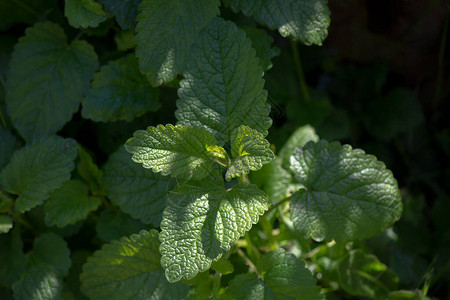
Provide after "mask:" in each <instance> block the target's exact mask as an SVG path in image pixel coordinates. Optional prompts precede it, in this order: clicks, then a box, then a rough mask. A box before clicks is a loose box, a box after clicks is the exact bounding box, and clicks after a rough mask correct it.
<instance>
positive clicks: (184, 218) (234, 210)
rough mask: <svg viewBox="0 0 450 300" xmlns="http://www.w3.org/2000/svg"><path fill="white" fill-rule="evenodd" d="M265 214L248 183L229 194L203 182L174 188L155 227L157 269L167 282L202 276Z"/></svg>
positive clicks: (220, 186)
mask: <svg viewBox="0 0 450 300" xmlns="http://www.w3.org/2000/svg"><path fill="white" fill-rule="evenodd" d="M267 208H268V201H267V199H266V197H265V194H264V192H262V191H261V190H259V189H258V188H257V187H256V186H254V185H251V184H248V183H239V184H236V185H235V186H233V188H231V189H229V190H227V189H225V187H224V186H223V184H222V183H215V182H212V181H208V180H204V181H198V182H189V183H188V184H181V185H179V186H177V187H176V188H175V189H174V190H173V191H172V192H170V193H169V201H168V204H167V208H166V209H165V210H164V213H163V221H162V222H161V230H162V231H161V236H160V239H161V248H160V250H161V254H162V258H161V265H162V266H163V267H164V268H165V269H166V277H167V279H168V280H169V282H175V281H178V280H180V279H181V278H184V279H192V278H194V277H195V275H197V273H198V272H202V271H205V270H207V269H208V268H209V267H210V266H211V262H212V261H213V260H218V259H219V258H220V257H221V255H222V254H223V253H224V252H225V251H227V250H229V249H230V247H231V245H232V244H233V243H234V242H235V241H236V240H238V239H239V238H240V237H241V236H242V235H244V234H245V232H247V231H248V230H249V229H250V228H251V226H252V224H256V223H257V222H258V219H259V216H260V215H261V214H262V213H263V212H264V211H265V210H266V209H267Z"/></svg>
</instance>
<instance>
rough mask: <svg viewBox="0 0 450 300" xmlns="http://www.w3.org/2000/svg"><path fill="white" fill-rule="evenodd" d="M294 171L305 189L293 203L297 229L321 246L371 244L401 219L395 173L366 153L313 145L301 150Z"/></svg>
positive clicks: (296, 154)
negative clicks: (364, 240)
mask: <svg viewBox="0 0 450 300" xmlns="http://www.w3.org/2000/svg"><path fill="white" fill-rule="evenodd" d="M291 170H292V172H294V174H295V178H296V179H297V180H298V182H299V183H300V184H302V185H303V186H304V189H301V190H300V191H298V192H296V193H294V194H293V195H292V199H291V202H290V206H291V209H292V212H291V219H292V221H293V223H294V228H296V229H297V230H299V231H300V232H303V233H304V234H305V235H306V236H310V237H312V238H313V239H315V240H323V239H325V240H327V241H328V240H332V239H335V240H336V241H350V240H354V239H362V238H367V237H370V236H373V235H376V234H378V233H380V232H382V231H383V230H385V229H386V228H388V227H390V226H392V224H393V223H394V222H395V221H397V220H398V219H399V218H400V216H401V213H402V202H401V198H400V191H399V189H398V186H397V181H396V180H395V179H394V177H393V175H392V172H391V171H389V170H387V169H386V166H385V165H384V163H382V162H380V161H377V159H376V158H375V157H374V156H372V155H367V154H366V153H365V152H364V151H362V150H360V149H355V150H353V149H352V148H351V147H350V146H349V145H344V146H341V145H340V144H339V143H337V142H334V143H330V144H329V143H327V142H326V141H319V142H318V143H313V142H309V143H307V144H306V145H305V147H304V148H301V147H298V148H296V150H295V152H294V154H293V155H292V156H291Z"/></svg>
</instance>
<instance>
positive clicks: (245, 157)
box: [225, 125, 275, 181]
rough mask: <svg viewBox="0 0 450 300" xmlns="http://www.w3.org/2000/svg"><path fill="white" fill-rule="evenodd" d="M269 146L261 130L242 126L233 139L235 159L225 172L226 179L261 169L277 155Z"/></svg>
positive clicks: (232, 146) (232, 151)
mask: <svg viewBox="0 0 450 300" xmlns="http://www.w3.org/2000/svg"><path fill="white" fill-rule="evenodd" d="M269 147H270V143H269V142H268V141H267V140H266V139H264V136H263V135H262V134H261V133H260V132H258V131H256V130H253V129H251V128H250V127H248V126H245V125H242V126H240V127H239V128H238V129H237V132H236V133H235V135H234V136H233V137H232V139H231V155H232V156H233V159H232V160H231V164H230V166H229V167H228V170H227V173H226V174H225V178H226V180H228V181H229V180H231V178H235V177H239V176H242V175H244V174H248V173H250V171H256V170H259V169H261V168H262V166H263V165H265V164H267V163H269V162H270V161H271V160H272V159H274V157H275V155H274V154H273V152H272V150H270V148H269Z"/></svg>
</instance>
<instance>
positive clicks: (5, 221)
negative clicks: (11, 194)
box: [0, 215, 13, 234]
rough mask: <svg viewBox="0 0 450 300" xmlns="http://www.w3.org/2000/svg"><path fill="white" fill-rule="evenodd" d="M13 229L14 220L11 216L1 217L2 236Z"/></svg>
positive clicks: (0, 228)
mask: <svg viewBox="0 0 450 300" xmlns="http://www.w3.org/2000/svg"><path fill="white" fill-rule="evenodd" d="M11 228H13V220H12V219H11V217H10V216H7V215H0V234H2V233H8V231H10V230H11Z"/></svg>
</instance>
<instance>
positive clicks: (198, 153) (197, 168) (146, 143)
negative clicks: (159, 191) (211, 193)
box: [125, 124, 216, 180]
mask: <svg viewBox="0 0 450 300" xmlns="http://www.w3.org/2000/svg"><path fill="white" fill-rule="evenodd" d="M215 144H216V139H215V138H214V136H213V135H212V134H211V133H209V132H207V131H205V130H204V129H202V128H188V127H184V126H179V125H177V126H173V125H170V124H168V125H167V126H166V127H164V126H163V125H158V126H157V127H152V126H150V127H148V128H147V130H146V131H144V130H138V131H136V132H135V133H134V135H133V137H132V138H131V139H129V140H128V141H127V143H126V144H125V148H126V149H127V151H128V152H130V153H132V154H133V161H135V162H137V163H142V165H143V166H144V168H148V169H152V170H153V172H161V174H162V175H171V176H173V177H178V178H185V179H193V180H197V179H202V178H204V177H206V176H208V175H210V173H211V171H212V158H211V155H210V154H209V152H208V149H207V147H208V146H214V145H215Z"/></svg>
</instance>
